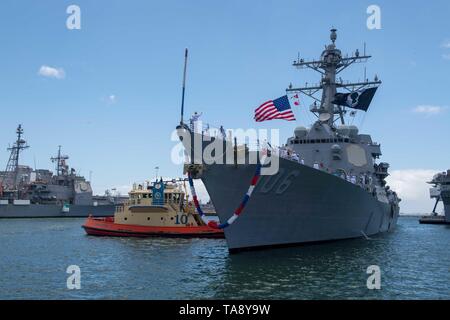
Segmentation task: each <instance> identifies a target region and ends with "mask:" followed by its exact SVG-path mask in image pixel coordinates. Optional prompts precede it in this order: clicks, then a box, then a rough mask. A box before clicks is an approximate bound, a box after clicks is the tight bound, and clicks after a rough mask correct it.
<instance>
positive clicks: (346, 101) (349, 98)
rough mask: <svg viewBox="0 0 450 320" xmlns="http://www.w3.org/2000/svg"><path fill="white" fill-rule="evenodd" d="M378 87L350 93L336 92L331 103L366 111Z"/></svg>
mask: <svg viewBox="0 0 450 320" xmlns="http://www.w3.org/2000/svg"><path fill="white" fill-rule="evenodd" d="M377 89H378V87H373V88H368V89H364V90H361V91H353V92H350V93H336V95H335V96H334V100H333V102H332V103H333V104H337V105H340V106H346V107H349V108H353V109H358V110H364V111H367V109H369V106H370V103H371V102H372V99H373V97H374V96H375V92H376V91H377Z"/></svg>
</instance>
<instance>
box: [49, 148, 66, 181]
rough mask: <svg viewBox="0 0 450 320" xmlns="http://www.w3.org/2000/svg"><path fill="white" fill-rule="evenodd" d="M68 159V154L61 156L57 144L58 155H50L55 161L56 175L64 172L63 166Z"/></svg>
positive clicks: (64, 166)
mask: <svg viewBox="0 0 450 320" xmlns="http://www.w3.org/2000/svg"><path fill="white" fill-rule="evenodd" d="M67 159H69V156H63V155H62V154H61V146H58V155H57V156H56V157H51V158H50V160H51V161H52V162H53V163H55V162H56V174H57V175H58V176H61V175H63V174H64V173H65V172H63V171H65V168H66V167H67V166H66V164H65V161H66V160H67Z"/></svg>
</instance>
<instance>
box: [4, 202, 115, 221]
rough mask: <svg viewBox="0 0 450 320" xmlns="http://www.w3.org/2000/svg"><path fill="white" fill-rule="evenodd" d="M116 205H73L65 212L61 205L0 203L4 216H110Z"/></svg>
mask: <svg viewBox="0 0 450 320" xmlns="http://www.w3.org/2000/svg"><path fill="white" fill-rule="evenodd" d="M115 207H116V206H115V205H100V206H93V205H71V206H70V207H69V212H63V211H62V206H60V205H45V204H30V205H12V204H8V205H0V219H2V218H82V217H87V216H89V215H92V216H95V217H109V216H113V215H114V211H115Z"/></svg>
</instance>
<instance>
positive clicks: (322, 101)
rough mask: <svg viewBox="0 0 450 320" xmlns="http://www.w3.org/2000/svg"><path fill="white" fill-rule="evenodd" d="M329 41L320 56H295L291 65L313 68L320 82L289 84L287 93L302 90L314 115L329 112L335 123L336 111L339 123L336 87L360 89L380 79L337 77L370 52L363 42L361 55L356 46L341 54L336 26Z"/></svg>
mask: <svg viewBox="0 0 450 320" xmlns="http://www.w3.org/2000/svg"><path fill="white" fill-rule="evenodd" d="M330 39H331V42H332V43H331V44H330V45H328V46H325V50H324V51H323V53H322V56H321V59H320V60H311V61H305V60H304V59H298V60H297V61H294V63H293V66H294V67H296V68H297V69H312V70H314V71H316V72H318V73H320V74H321V82H320V84H317V85H309V86H308V85H307V84H306V85H305V86H304V87H298V88H294V87H293V86H292V85H289V87H288V89H286V92H287V93H303V94H304V95H306V96H308V97H310V98H312V99H313V100H314V101H315V103H314V105H313V106H311V112H312V113H313V114H314V115H316V117H317V118H320V117H319V116H320V115H321V114H330V115H331V116H330V118H329V120H328V121H329V122H330V123H334V121H335V120H334V119H333V115H334V114H338V115H339V118H340V119H341V122H342V124H345V122H344V113H345V110H343V109H342V107H341V106H334V104H333V103H332V101H333V100H334V96H335V94H336V90H337V89H338V88H342V89H343V90H346V91H348V92H353V91H359V90H362V89H364V88H368V87H372V86H378V85H380V84H381V81H380V80H379V79H378V77H377V76H375V79H374V80H373V81H369V80H368V79H367V78H365V79H364V80H363V81H361V82H359V81H358V82H353V83H351V82H344V81H342V80H340V81H336V76H337V75H338V74H340V73H341V72H342V71H344V70H345V69H347V68H348V67H349V66H351V65H352V64H354V63H365V62H366V61H367V60H368V59H370V58H371V57H372V56H370V55H366V44H364V54H363V55H360V52H359V50H356V51H355V52H354V53H353V55H352V56H351V57H348V56H346V57H343V56H342V55H341V51H340V50H338V49H337V48H336V45H335V43H336V40H337V30H336V29H334V28H333V29H331V35H330ZM321 90H322V97H321V98H319V97H317V93H318V92H320V91H321Z"/></svg>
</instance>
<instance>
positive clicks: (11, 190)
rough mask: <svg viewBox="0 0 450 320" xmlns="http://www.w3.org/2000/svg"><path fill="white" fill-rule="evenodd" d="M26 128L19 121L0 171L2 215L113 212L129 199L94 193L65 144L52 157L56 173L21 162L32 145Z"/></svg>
mask: <svg viewBox="0 0 450 320" xmlns="http://www.w3.org/2000/svg"><path fill="white" fill-rule="evenodd" d="M23 132H24V131H23V128H22V126H21V125H19V126H18V128H17V131H16V133H17V139H16V141H15V142H14V144H13V145H12V146H11V147H9V148H8V150H9V151H10V157H9V160H8V164H7V166H6V170H5V171H0V218H44V217H45V218H56V217H87V216H88V215H93V216H99V217H103V216H112V215H113V214H114V211H115V206H116V204H118V203H121V202H123V201H125V199H124V198H123V197H117V196H113V195H112V193H111V192H106V193H105V195H104V196H94V195H93V192H92V187H91V184H90V182H89V181H87V180H86V179H85V178H84V177H83V176H80V175H78V174H77V172H76V171H75V169H73V168H69V166H68V164H67V160H68V159H69V157H68V156H66V155H63V154H62V153H61V147H59V149H58V154H57V156H55V157H52V158H51V161H52V162H53V163H55V164H56V174H53V172H52V171H50V170H46V169H34V170H33V169H32V168H30V167H29V166H25V165H21V164H20V162H19V159H20V154H21V152H22V151H23V150H25V149H28V148H29V146H28V145H27V142H26V141H25V140H24V139H23Z"/></svg>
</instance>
